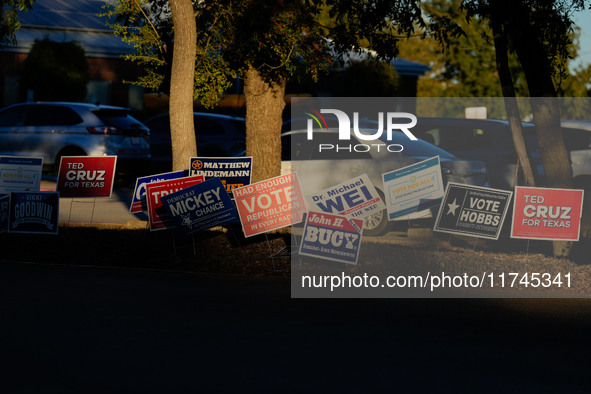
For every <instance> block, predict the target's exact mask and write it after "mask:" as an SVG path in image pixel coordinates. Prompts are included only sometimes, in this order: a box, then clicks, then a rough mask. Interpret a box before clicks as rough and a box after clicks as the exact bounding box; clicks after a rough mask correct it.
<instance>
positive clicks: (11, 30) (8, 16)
mask: <svg viewBox="0 0 591 394" xmlns="http://www.w3.org/2000/svg"><path fill="white" fill-rule="evenodd" d="M34 1H35V0H0V9H1V11H0V45H1V44H3V43H6V42H9V43H14V34H15V33H16V31H17V30H18V29H20V27H21V24H20V22H19V20H18V13H19V11H25V10H29V9H30V8H31V7H32V5H33V2H34Z"/></svg>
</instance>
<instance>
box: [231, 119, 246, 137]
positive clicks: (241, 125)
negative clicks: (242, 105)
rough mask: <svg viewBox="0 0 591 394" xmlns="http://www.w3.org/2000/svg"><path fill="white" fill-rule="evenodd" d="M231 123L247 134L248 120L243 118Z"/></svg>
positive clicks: (240, 131)
mask: <svg viewBox="0 0 591 394" xmlns="http://www.w3.org/2000/svg"><path fill="white" fill-rule="evenodd" d="M230 124H231V125H232V126H234V128H235V129H236V130H238V132H239V133H240V134H242V135H246V122H245V121H243V120H231V121H230Z"/></svg>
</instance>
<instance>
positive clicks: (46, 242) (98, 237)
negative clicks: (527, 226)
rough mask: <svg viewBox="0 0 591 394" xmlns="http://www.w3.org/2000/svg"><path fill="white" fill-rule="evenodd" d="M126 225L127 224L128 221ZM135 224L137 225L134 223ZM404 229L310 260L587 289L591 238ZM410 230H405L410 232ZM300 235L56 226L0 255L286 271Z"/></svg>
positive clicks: (5, 240)
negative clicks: (562, 240) (564, 244)
mask: <svg viewBox="0 0 591 394" xmlns="http://www.w3.org/2000/svg"><path fill="white" fill-rule="evenodd" d="M132 227H133V226H132ZM139 227H141V226H139ZM404 234H405V233H403V232H399V233H390V234H388V235H387V236H385V237H380V238H376V237H367V239H366V240H365V241H364V242H363V244H362V246H361V253H360V257H359V264H358V265H357V266H350V265H342V264H340V263H335V262H329V261H322V260H315V261H314V264H316V269H317V270H318V272H320V273H321V272H323V271H325V269H326V271H327V272H328V271H330V270H331V269H334V267H335V265H338V267H339V269H340V267H341V266H343V267H345V266H346V269H347V270H348V272H351V273H352V274H354V273H356V272H358V273H363V272H367V271H368V270H371V271H372V272H377V273H388V272H391V271H392V270H393V269H394V270H395V271H396V272H397V273H400V274H404V273H413V272H418V271H420V270H423V271H424V270H433V271H434V272H441V271H445V272H447V273H450V274H452V273H462V274H463V273H467V274H470V275H472V274H473V275H480V274H482V273H483V272H487V273H495V272H506V271H514V272H521V273H525V272H540V273H545V272H547V273H551V274H553V275H554V274H555V273H558V272H561V273H563V274H564V273H568V272H570V273H571V274H572V275H573V277H576V278H577V280H576V281H575V284H574V286H573V288H572V289H571V291H572V292H574V293H585V294H591V289H590V288H589V287H590V286H591V265H589V263H590V262H591V259H589V257H588V256H591V247H590V246H591V242H590V241H589V240H588V239H585V240H583V241H581V242H578V243H575V246H574V248H573V251H572V256H571V257H570V258H554V257H552V256H551V247H550V242H541V241H530V242H529V243H528V242H527V241H524V240H511V239H505V240H501V241H494V242H493V241H488V242H487V241H483V240H477V239H474V238H458V237H449V236H447V237H431V238H429V237H424V238H417V237H415V238H413V237H412V236H411V237H409V236H405V235H404ZM409 234H412V233H409ZM293 240H295V242H296V243H299V238H297V237H296V238H292V237H291V235H289V234H288V233H287V234H280V233H275V234H268V235H261V236H256V237H250V238H244V237H243V235H242V230H241V229H240V227H238V226H235V227H224V228H222V227H218V228H216V229H214V230H211V231H205V232H202V233H199V234H197V235H195V236H194V237H184V238H183V237H180V236H178V235H176V234H175V233H174V232H173V231H156V232H150V231H148V230H146V229H145V228H136V229H133V228H132V229H130V228H129V227H128V226H127V225H94V226H92V227H91V226H85V225H79V226H76V225H70V226H60V229H59V234H58V235H36V234H6V233H5V234H0V248H1V250H2V255H1V257H0V260H4V261H19V262H35V263H47V264H72V265H93V266H104V267H125V268H145V269H164V270H178V271H191V272H204V273H218V274H232V275H248V276H275V277H277V276H279V277H289V276H290V270H291V260H292V259H291V258H290V256H289V252H288V251H286V249H287V250H289V247H290V246H292V241H293Z"/></svg>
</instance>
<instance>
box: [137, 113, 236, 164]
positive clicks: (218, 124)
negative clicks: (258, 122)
mask: <svg viewBox="0 0 591 394" xmlns="http://www.w3.org/2000/svg"><path fill="white" fill-rule="evenodd" d="M193 119H194V122H195V138H196V141H197V154H198V155H199V156H204V157H228V156H235V155H237V154H239V153H240V152H243V151H244V149H245V146H246V122H245V119H244V118H240V117H236V116H229V115H220V114H212V113H205V112H195V113H194V114H193ZM145 125H146V126H148V128H149V129H150V147H151V149H152V160H153V163H154V166H155V167H156V168H157V169H160V170H169V169H170V168H171V166H172V148H171V137H170V116H169V114H161V115H157V116H155V117H153V118H150V119H148V120H147V121H146V122H145Z"/></svg>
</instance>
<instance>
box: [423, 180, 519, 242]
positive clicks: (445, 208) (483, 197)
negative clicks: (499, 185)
mask: <svg viewBox="0 0 591 394" xmlns="http://www.w3.org/2000/svg"><path fill="white" fill-rule="evenodd" d="M512 194H513V192H511V191H507V190H498V189H490V188H487V187H479V186H470V185H464V184H461V183H453V182H450V183H448V184H447V188H446V189H445V197H444V199H443V203H442V204H441V206H440V207H439V213H438V214H437V219H436V220H435V226H434V228H433V230H434V231H440V232H443V233H450V234H458V235H466V236H470V237H481V238H487V239H499V235H500V233H501V228H502V227H503V222H504V220H505V215H506V214H507V210H508V209H509V202H510V201H511V195H512Z"/></svg>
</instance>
